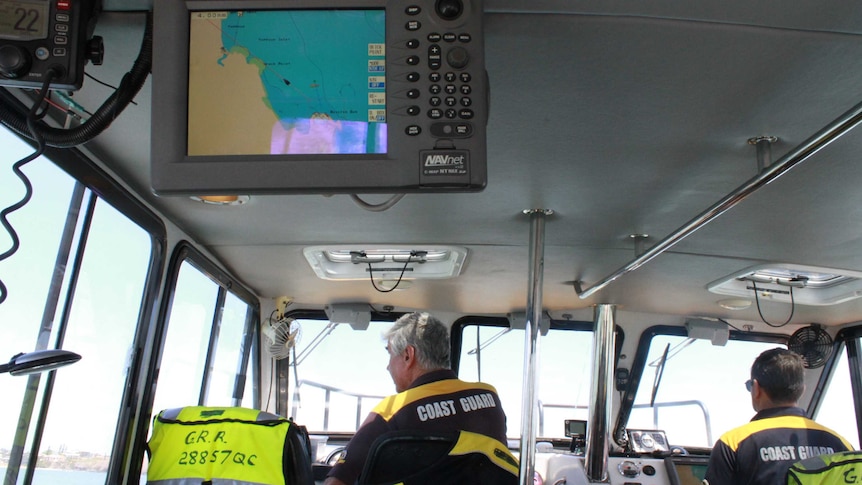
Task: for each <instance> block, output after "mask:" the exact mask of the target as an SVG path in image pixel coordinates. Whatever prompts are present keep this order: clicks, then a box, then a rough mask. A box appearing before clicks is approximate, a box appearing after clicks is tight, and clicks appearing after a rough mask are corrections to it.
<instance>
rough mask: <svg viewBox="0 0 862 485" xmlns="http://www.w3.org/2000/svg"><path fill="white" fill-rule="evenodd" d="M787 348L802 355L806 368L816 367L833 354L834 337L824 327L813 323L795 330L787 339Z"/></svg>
mask: <svg viewBox="0 0 862 485" xmlns="http://www.w3.org/2000/svg"><path fill="white" fill-rule="evenodd" d="M787 348H788V349H790V350H792V351H794V352H796V353H797V354H799V355H801V356H802V360H803V361H805V368H806V369H816V368H818V367H820V366H822V365H823V364H825V363H826V361H827V360H828V359H829V356H830V355H832V337H830V336H829V334H828V333H826V330H823V327H821V326H820V325H818V324H816V323H812V324H811V325H810V326H808V327H803V328H800V329H799V330H797V331H795V332H793V335H791V336H790V340H788V341H787Z"/></svg>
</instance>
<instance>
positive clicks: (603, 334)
mask: <svg viewBox="0 0 862 485" xmlns="http://www.w3.org/2000/svg"><path fill="white" fill-rule="evenodd" d="M615 317H616V306H615V305H608V304H600V305H596V308H595V322H594V328H593V382H592V385H591V387H590V414H589V416H590V418H589V422H588V423H587V451H586V464H585V467H586V471H587V478H588V479H589V480H590V482H604V481H606V480H607V477H608V440H609V436H610V427H611V413H610V411H611V410H610V403H612V402H613V394H612V392H613V372H612V370H613V365H614V320H615Z"/></svg>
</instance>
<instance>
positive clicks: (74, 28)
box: [0, 0, 104, 90]
mask: <svg viewBox="0 0 862 485" xmlns="http://www.w3.org/2000/svg"><path fill="white" fill-rule="evenodd" d="M100 10H101V1H100V0H0V85H4V86H16V87H36V88H38V87H41V86H42V84H43V83H44V80H45V76H46V75H47V73H48V72H49V71H51V70H53V72H54V75H53V77H52V78H51V83H50V87H51V88H52V89H67V90H75V89H80V87H81V84H82V83H83V81H84V64H86V62H87V61H88V60H89V61H91V62H93V64H96V65H99V64H101V63H102V56H103V53H104V50H103V47H102V39H101V38H100V37H93V38H90V36H91V35H92V34H93V30H94V29H95V26H96V17H97V16H98V13H99V11H100Z"/></svg>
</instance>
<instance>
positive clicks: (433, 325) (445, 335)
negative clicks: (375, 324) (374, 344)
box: [383, 312, 450, 370]
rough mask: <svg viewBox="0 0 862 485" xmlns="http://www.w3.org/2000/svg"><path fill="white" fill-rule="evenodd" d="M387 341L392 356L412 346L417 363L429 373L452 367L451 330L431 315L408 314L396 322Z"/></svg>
mask: <svg viewBox="0 0 862 485" xmlns="http://www.w3.org/2000/svg"><path fill="white" fill-rule="evenodd" d="M383 338H384V339H385V340H386V341H387V342H388V344H389V353H390V354H392V355H398V354H400V353H402V352H404V349H406V348H407V346H408V345H412V346H413V348H415V349H416V360H417V361H418V362H419V365H420V366H421V367H422V368H424V369H426V370H436V369H448V368H449V364H450V361H449V329H448V328H447V327H446V325H444V324H443V322H441V321H440V320H437V319H436V318H434V317H432V316H431V315H429V314H428V313H424V312H423V313H408V314H406V315H403V316H402V317H401V318H399V319H398V320H396V321H395V323H394V324H393V325H392V327H390V328H389V329H388V330H386V331H385V332H383Z"/></svg>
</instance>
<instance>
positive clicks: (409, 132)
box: [404, 125, 422, 136]
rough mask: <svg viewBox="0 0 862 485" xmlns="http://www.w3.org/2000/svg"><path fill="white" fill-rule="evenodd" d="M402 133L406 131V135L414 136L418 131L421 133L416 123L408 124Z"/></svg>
mask: <svg viewBox="0 0 862 485" xmlns="http://www.w3.org/2000/svg"><path fill="white" fill-rule="evenodd" d="M404 133H406V134H407V136H416V135H418V134H419V133H422V128H421V127H419V126H416V125H410V126H408V127H407V128H405V129H404Z"/></svg>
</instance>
